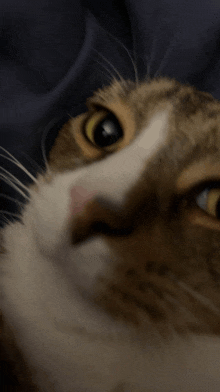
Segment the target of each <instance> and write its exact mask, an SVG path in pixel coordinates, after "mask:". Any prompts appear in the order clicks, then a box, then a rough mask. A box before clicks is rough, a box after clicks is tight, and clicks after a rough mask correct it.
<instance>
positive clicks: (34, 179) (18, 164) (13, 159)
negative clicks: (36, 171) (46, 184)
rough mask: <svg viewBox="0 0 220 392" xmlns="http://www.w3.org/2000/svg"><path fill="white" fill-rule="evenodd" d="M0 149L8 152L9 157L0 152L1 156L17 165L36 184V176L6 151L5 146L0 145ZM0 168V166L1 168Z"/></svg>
mask: <svg viewBox="0 0 220 392" xmlns="http://www.w3.org/2000/svg"><path fill="white" fill-rule="evenodd" d="M0 149H1V150H3V151H4V152H5V153H6V154H8V155H9V156H10V157H11V158H9V157H7V156H5V155H3V154H0V156H1V157H3V158H5V159H7V160H8V161H10V162H12V163H13V164H14V165H16V166H17V167H19V168H20V169H21V170H23V172H24V173H26V174H27V176H28V177H29V178H30V179H31V180H32V181H34V182H35V183H36V184H38V182H37V180H36V178H35V177H34V176H33V175H32V174H31V173H30V172H29V171H28V170H27V169H26V168H25V167H24V166H23V165H22V164H21V163H20V162H19V161H18V160H17V159H16V158H15V157H14V156H13V155H12V154H10V152H8V151H7V150H6V149H5V148H3V147H1V146H0ZM1 169H2V168H1Z"/></svg>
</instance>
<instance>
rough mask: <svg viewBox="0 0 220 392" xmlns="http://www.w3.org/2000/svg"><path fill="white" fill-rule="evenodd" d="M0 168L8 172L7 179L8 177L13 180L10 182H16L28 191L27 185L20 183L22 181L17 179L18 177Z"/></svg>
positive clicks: (0, 168)
mask: <svg viewBox="0 0 220 392" xmlns="http://www.w3.org/2000/svg"><path fill="white" fill-rule="evenodd" d="M0 170H2V171H3V172H5V173H6V174H8V176H9V178H8V179H9V180H10V179H11V180H14V181H12V182H14V183H15V184H17V185H20V187H21V188H23V189H25V190H26V191H27V192H28V193H29V189H28V187H27V186H26V185H24V184H22V182H21V181H19V180H18V178H16V177H15V176H14V175H13V174H11V173H10V172H9V171H8V170H6V169H4V167H0ZM0 174H2V173H1V172H0ZM37 184H38V182H37Z"/></svg>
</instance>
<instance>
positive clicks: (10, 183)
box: [0, 174, 30, 200]
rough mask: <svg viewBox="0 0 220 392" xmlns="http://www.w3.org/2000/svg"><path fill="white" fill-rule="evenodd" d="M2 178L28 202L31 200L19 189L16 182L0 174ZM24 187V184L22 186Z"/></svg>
mask: <svg viewBox="0 0 220 392" xmlns="http://www.w3.org/2000/svg"><path fill="white" fill-rule="evenodd" d="M0 178H1V179H2V180H3V181H5V182H6V183H7V184H8V185H10V186H11V187H12V188H14V189H15V190H16V191H17V192H18V193H20V195H22V196H23V197H24V199H26V200H30V198H29V196H27V195H26V194H25V193H24V192H22V190H21V189H20V188H18V187H17V186H16V185H15V184H14V182H12V181H11V180H10V179H9V178H8V177H7V176H4V174H0ZM22 185H23V184H22Z"/></svg>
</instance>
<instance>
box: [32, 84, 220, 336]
mask: <svg viewBox="0 0 220 392" xmlns="http://www.w3.org/2000/svg"><path fill="white" fill-rule="evenodd" d="M87 104H88V111H87V112H86V113H84V114H82V115H80V116H78V117H76V118H73V119H70V120H69V122H68V123H67V124H65V125H64V126H63V128H62V129H61V130H60V132H59V135H58V137H57V139H56V142H55V144H54V146H53V148H52V150H51V153H50V157H49V170H48V171H47V172H46V174H45V175H44V176H42V177H39V184H40V185H39V186H34V187H33V188H32V191H31V192H32V202H31V203H32V206H33V207H32V224H33V227H34V233H35V234H36V238H37V244H38V246H39V247H40V249H41V251H42V252H43V253H44V254H46V255H48V257H50V258H51V259H53V260H55V261H54V262H57V263H60V264H61V265H62V268H63V270H64V271H65V274H66V276H68V279H69V280H70V281H71V284H72V285H75V286H76V287H77V289H78V290H79V292H80V293H81V294H82V295H83V296H85V297H86V298H89V300H92V301H93V302H94V303H95V304H96V306H98V307H100V308H101V309H102V310H103V311H104V312H106V313H107V314H109V315H110V316H111V317H112V318H116V319H118V320H121V321H122V322H123V323H128V324H129V325H133V326H135V327H137V328H141V329H143V330H144V329H146V328H147V326H148V325H149V324H151V325H152V324H153V325H155V326H156V328H157V329H158V330H159V331H160V332H161V333H162V334H166V332H167V331H168V330H169V329H173V330H175V331H176V332H178V333H188V332H192V333H194V332H195V333H207V334H219V333H220V323H219V321H220V285H219V281H220V280H219V279H220V210H219V208H220V207H219V200H220V174H219V173H220V158H219V156H220V155H219V152H220V104H219V102H217V101H216V100H214V99H213V98H212V97H211V96H210V95H209V94H208V93H203V92H199V91H197V90H196V89H194V88H192V87H190V86H184V85H181V84H179V83H178V82H176V81H174V80H169V79H166V78H160V79H156V80H152V81H151V82H149V83H142V84H138V85H137V84H135V83H133V82H125V81H122V82H118V81H115V82H114V83H113V84H112V85H111V86H109V87H106V88H104V89H101V90H99V91H98V92H96V93H95V94H94V96H93V97H92V98H90V99H89V100H88V102H87Z"/></svg>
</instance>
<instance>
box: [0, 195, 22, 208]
mask: <svg viewBox="0 0 220 392" xmlns="http://www.w3.org/2000/svg"><path fill="white" fill-rule="evenodd" d="M0 197H3V198H4V199H7V200H10V201H13V202H15V203H16V204H18V205H19V206H21V207H23V205H24V203H22V202H21V201H19V200H17V199H15V198H14V197H11V196H7V195H3V194H2V193H0Z"/></svg>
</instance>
